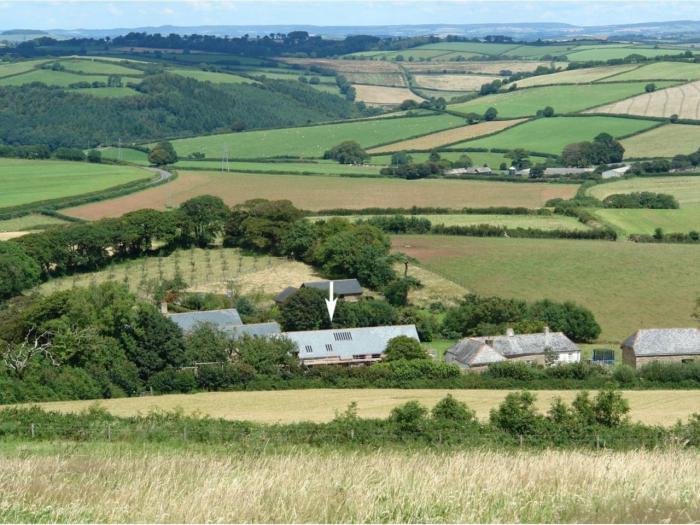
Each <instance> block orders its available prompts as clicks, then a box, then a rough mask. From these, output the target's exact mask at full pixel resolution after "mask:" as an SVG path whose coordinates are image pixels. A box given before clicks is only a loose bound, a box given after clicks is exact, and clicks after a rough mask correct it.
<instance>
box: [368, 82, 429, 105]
mask: <svg viewBox="0 0 700 525" xmlns="http://www.w3.org/2000/svg"><path fill="white" fill-rule="evenodd" d="M354 87H355V93H356V95H355V98H356V99H357V100H361V101H362V102H364V103H365V104H369V105H371V106H398V105H399V104H401V103H402V102H403V101H404V100H415V101H416V102H422V101H423V99H422V98H420V97H418V96H416V95H415V94H414V93H413V92H412V91H411V90H410V89H408V88H403V87H387V86H369V85H365V84H355V85H354Z"/></svg>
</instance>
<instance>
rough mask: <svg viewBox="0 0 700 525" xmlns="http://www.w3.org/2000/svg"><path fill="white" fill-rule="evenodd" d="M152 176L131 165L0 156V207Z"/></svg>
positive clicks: (106, 186) (66, 195)
mask: <svg viewBox="0 0 700 525" xmlns="http://www.w3.org/2000/svg"><path fill="white" fill-rule="evenodd" d="M151 176H152V174H151V173H149V172H146V171H143V170H141V169H139V168H134V167H131V166H108V165H102V164H89V163H87V162H63V161H54V160H18V159H0V207H6V206H16V205H19V204H27V203H30V202H36V201H42V200H46V199H57V198H60V197H69V196H71V195H80V194H83V193H90V192H93V191H99V190H104V189H107V188H111V187H113V186H119V185H120V184H125V183H127V182H132V181H135V180H140V179H148V178H150V177H151Z"/></svg>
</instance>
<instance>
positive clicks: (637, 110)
mask: <svg viewBox="0 0 700 525" xmlns="http://www.w3.org/2000/svg"><path fill="white" fill-rule="evenodd" d="M656 84H657V87H662V86H661V85H660V83H656ZM620 85H623V84H620ZM624 85H626V84H624ZM587 113H609V114H617V115H639V116H642V117H666V118H667V117H671V116H672V115H677V116H678V117H679V118H682V119H691V120H700V81H696V82H691V83H689V84H683V85H681V86H674V87H669V88H667V89H659V90H657V91H654V92H652V93H644V94H643V95H638V96H636V97H632V98H628V99H626V100H621V101H619V102H615V103H612V104H607V105H604V106H600V107H596V108H592V109H590V110H588V111H587Z"/></svg>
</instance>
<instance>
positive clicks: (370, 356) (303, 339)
mask: <svg viewBox="0 0 700 525" xmlns="http://www.w3.org/2000/svg"><path fill="white" fill-rule="evenodd" d="M402 335H403V336H407V337H410V338H412V339H415V340H416V341H420V339H419V338H418V332H417V331H416V327H415V325H397V326H373V327H367V328H342V329H333V330H307V331H299V332H283V333H282V334H280V337H286V338H287V339H289V340H291V341H292V342H293V343H294V344H295V345H296V347H297V350H298V352H299V354H298V356H299V360H300V361H301V362H302V363H303V364H305V365H308V366H316V365H329V364H339V365H359V364H370V363H375V362H378V361H381V359H382V355H383V354H384V351H385V350H386V346H387V343H389V341H390V340H391V339H393V338H394V337H398V336H402Z"/></svg>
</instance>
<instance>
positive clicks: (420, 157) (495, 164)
mask: <svg viewBox="0 0 700 525" xmlns="http://www.w3.org/2000/svg"><path fill="white" fill-rule="evenodd" d="M410 155H411V158H412V159H413V161H414V162H425V161H426V160H428V155H429V153H428V152H423V153H411V154H410ZM462 155H467V156H468V157H469V158H470V159H471V160H472V163H473V164H474V166H484V165H486V166H488V167H490V168H491V169H493V170H497V169H499V167H500V166H501V164H503V163H504V162H505V164H506V165H507V166H510V163H511V162H512V160H511V159H507V158H506V157H504V156H503V153H489V152H483V151H440V158H443V159H447V160H451V161H455V160H458V159H459V158H460V157H461V156H462ZM532 159H533V160H535V157H532ZM370 162H371V163H372V164H376V165H383V166H385V165H389V164H391V155H388V154H387V155H372V159H371V160H370Z"/></svg>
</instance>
